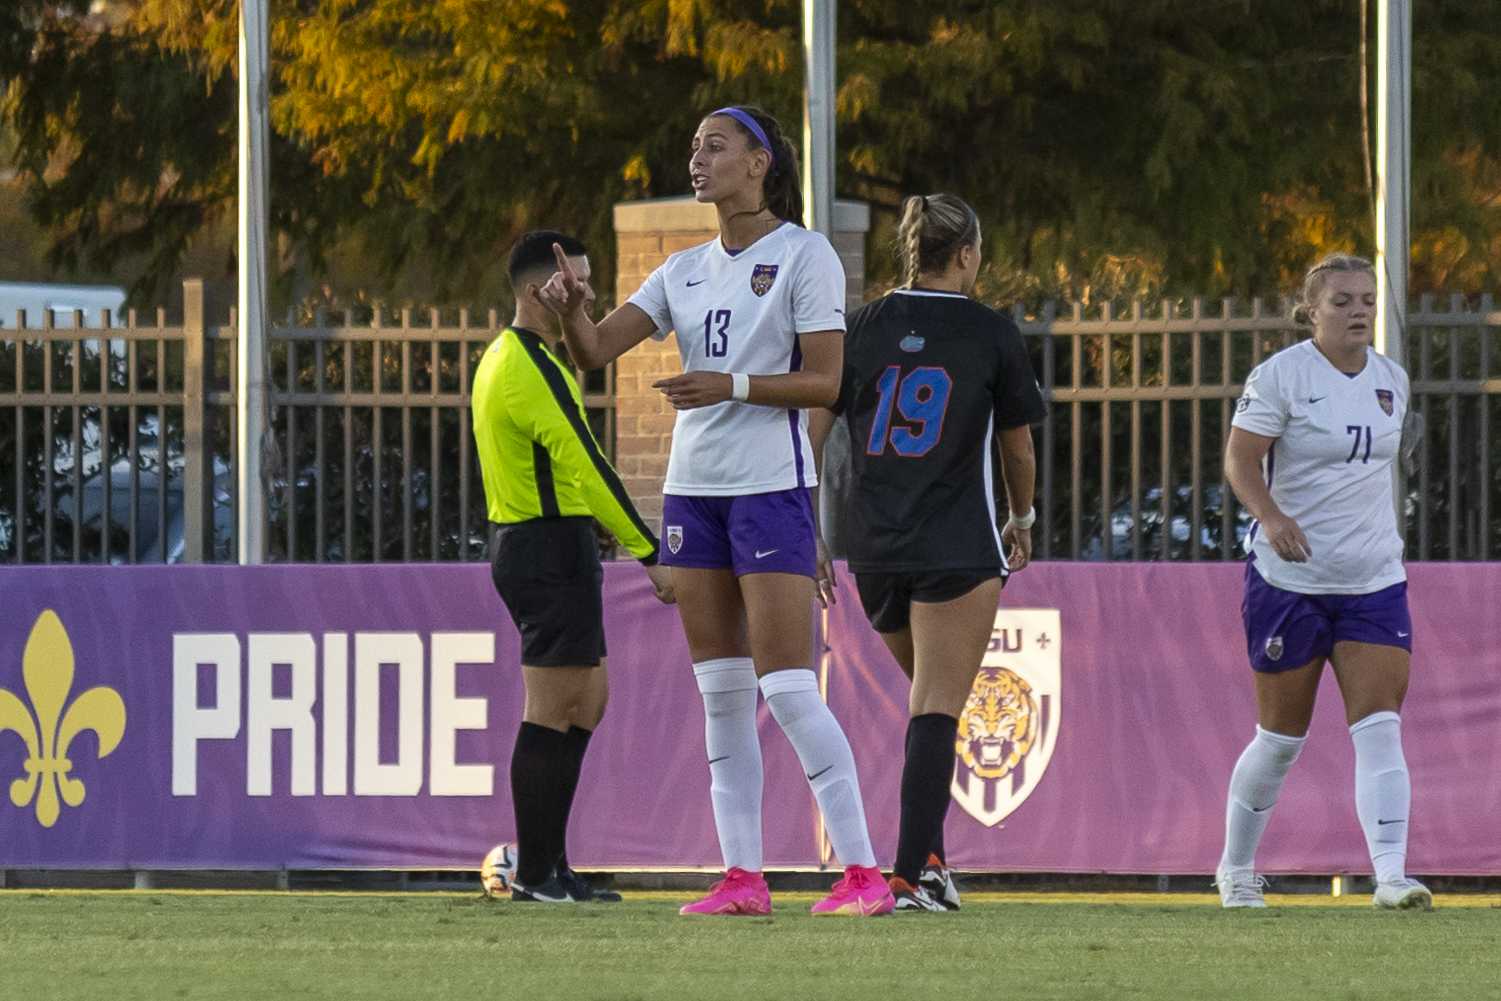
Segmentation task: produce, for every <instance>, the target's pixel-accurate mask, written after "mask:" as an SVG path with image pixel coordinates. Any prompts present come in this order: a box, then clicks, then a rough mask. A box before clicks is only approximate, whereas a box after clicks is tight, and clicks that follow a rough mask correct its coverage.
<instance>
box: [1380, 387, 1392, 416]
mask: <svg viewBox="0 0 1501 1001" xmlns="http://www.w3.org/2000/svg"><path fill="white" fill-rule="evenodd" d="M1392 401H1393V397H1392V391H1391V390H1390V389H1378V390H1376V402H1377V403H1379V404H1381V409H1382V410H1383V411H1384V412H1385V413H1386V416H1388V417H1390V416H1391V415H1392Z"/></svg>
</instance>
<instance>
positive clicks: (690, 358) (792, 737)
mask: <svg viewBox="0 0 1501 1001" xmlns="http://www.w3.org/2000/svg"><path fill="white" fill-rule="evenodd" d="M688 173H689V176H690V178H691V180H692V184H693V192H694V195H695V197H696V198H697V199H698V201H700V202H707V203H710V204H712V205H714V207H715V208H716V210H717V211H718V216H719V236H718V237H717V238H716V239H714V240H712V241H710V242H708V243H705V244H702V245H700V246H697V247H693V248H690V249H688V250H685V251H681V252H679V253H676V254H673V255H672V256H671V257H669V258H668V259H667V261H666V262H665V263H663V264H662V266H661V267H659V268H658V269H657V270H656V271H654V272H652V274H651V276H650V277H648V278H647V279H646V282H645V283H644V284H643V285H642V286H641V289H640V290H639V291H637V292H636V294H635V295H633V296H631V298H630V300H629V301H628V302H626V303H625V304H624V305H622V306H620V307H619V308H617V309H616V310H615V311H614V312H613V313H611V314H610V315H609V316H607V317H606V318H605V319H604V320H603V321H601V322H600V323H599V324H597V325H596V324H594V323H593V322H592V321H590V319H589V317H588V315H587V314H586V312H585V310H584V309H583V302H584V300H583V288H582V284H581V283H580V282H578V281H577V279H576V277H575V276H574V275H573V273H572V271H571V269H570V267H569V263H568V260H567V258H566V256H565V255H563V253H562V251H561V250H559V251H558V253H557V258H558V272H557V273H556V274H554V275H553V276H552V278H551V280H550V281H549V282H548V284H547V285H546V286H544V287H543V290H542V293H541V294H542V298H543V301H544V302H546V303H547V304H548V305H549V306H550V307H551V308H552V309H553V310H554V311H555V312H556V313H557V314H558V315H559V317H560V318H561V320H562V325H563V330H564V338H565V340H566V341H567V343H568V350H569V352H570V353H571V355H572V357H573V358H574V360H575V361H577V362H578V363H579V364H580V365H582V366H583V367H584V368H597V367H599V366H601V365H604V364H606V363H607V362H609V361H611V360H613V359H614V358H617V357H619V356H620V355H621V354H622V353H624V352H625V351H627V350H629V349H630V348H631V347H632V346H634V345H636V344H638V343H640V342H641V341H643V340H645V339H646V338H647V337H649V336H652V335H656V336H659V337H665V336H666V335H667V333H668V332H669V331H674V330H675V331H676V332H677V340H678V348H679V350H680V351H681V353H682V358H683V369H684V371H683V373H682V374H681V375H677V376H673V377H671V378H667V379H663V380H661V381H659V382H657V383H655V384H654V388H657V389H659V390H661V391H662V393H663V394H665V395H666V397H667V399H668V401H669V402H671V403H672V405H673V407H674V408H675V409H676V410H677V411H678V415H677V424H676V427H675V428H674V430H673V436H672V454H671V456H670V458H669V460H668V465H667V481H666V483H665V485H664V488H663V490H664V493H665V498H664V500H663V512H662V537H663V540H664V541H665V543H666V545H665V546H664V547H663V552H662V563H663V564H664V565H666V566H670V567H671V568H672V579H673V588H674V591H675V592H676V594H677V598H678V609H679V611H680V614H681V616H682V621H683V630H684V632H685V633H686V634H687V639H688V649H689V652H690V654H691V655H692V657H693V673H694V676H695V678H696V680H697V682H698V689H699V692H700V693H701V694H702V695H703V700H704V717H705V721H704V734H705V743H706V745H707V751H708V758H709V772H710V776H711V779H712V784H711V795H712V800H713V808H714V822H715V826H716V827H717V829H718V832H719V843H720V849H721V851H722V852H723V855H724V864H725V869H726V873H725V878H724V879H722V880H720V881H719V882H717V883H715V884H714V886H713V887H712V888H711V889H710V891H709V895H708V896H707V897H705V898H703V899H702V900H698V901H695V902H693V903H690V904H688V905H686V906H684V907H683V909H682V913H684V914H766V913H769V912H770V910H771V895H770V892H769V890H768V888H767V885H766V880H765V879H764V877H763V876H762V850H761V796H762V765H761V746H760V741H759V739H758V737H757V735H756V696H757V691H758V689H759V691H760V693H761V694H762V695H764V696H765V698H766V704H767V706H768V707H769V708H770V710H771V714H772V716H773V717H774V718H775V719H776V721H777V723H778V724H779V725H780V726H781V728H782V732H783V733H785V734H786V735H787V739H788V740H789V741H790V742H791V743H792V746H793V749H794V750H795V751H796V752H797V756H798V760H799V761H800V762H801V763H802V766H803V770H804V772H805V774H806V775H807V777H808V782H809V784H810V785H811V786H812V788H813V795H814V797H815V799H817V801H818V806H819V809H820V811H821V812H822V814H823V820H824V828H825V830H826V831H827V832H828V836H829V841H830V843H831V844H832V846H833V848H834V853H835V855H836V856H838V858H839V861H840V862H841V863H843V865H844V867H845V870H844V878H843V879H841V880H839V881H838V882H837V883H835V884H834V888H833V891H832V892H831V893H830V894H829V895H828V896H827V897H825V898H824V899H823V900H820V901H819V902H818V903H816V904H814V905H813V913H814V914H865V915H869V914H884V913H886V912H888V911H890V910H891V909H892V907H893V906H894V904H895V901H894V899H893V897H892V895H891V892H890V890H889V889H888V888H887V885H886V881H885V880H884V879H883V878H882V877H881V873H880V870H878V869H877V868H876V867H875V861H876V860H875V854H874V853H873V852H872V850H871V844H870V835H869V832H868V830H867V828H866V823H865V808H864V805H863V803H862V802H861V799H860V783H859V779H858V777H857V776H856V773H855V760H854V756H853V755H852V754H851V753H850V746H849V741H848V740H847V739H846V737H845V735H844V731H843V730H842V729H841V728H840V726H839V723H838V721H837V720H836V719H835V718H834V715H833V713H831V712H830V711H829V708H828V706H826V705H825V704H824V702H823V699H822V698H821V697H820V694H819V689H818V678H817V676H816V675H815V674H814V673H813V670H812V664H813V650H812V635H813V601H814V598H815V596H816V597H817V598H818V599H819V600H820V601H826V600H827V590H829V589H831V585H830V583H829V581H828V579H827V577H822V578H820V579H819V580H817V581H815V576H816V575H818V574H819V570H818V566H819V561H818V558H817V557H818V551H817V541H816V539H817V536H816V531H815V527H814V519H813V508H812V503H811V499H810V496H809V488H811V487H813V486H814V485H815V484H816V482H817V480H816V475H815V472H814V465H813V453H812V449H811V447H810V444H809V440H808V433H807V416H806V414H805V412H804V410H805V408H808V407H826V406H829V405H830V404H832V403H833V402H834V400H835V398H836V397H837V396H838V393H839V384H840V375H841V371H842V364H843V358H844V352H843V337H844V289H845V278H844V268H843V267H842V266H841V264H840V263H839V257H838V255H837V254H835V252H834V248H833V247H832V246H830V244H829V241H828V240H827V239H826V238H825V237H824V236H822V235H821V234H819V233H814V232H809V231H808V230H806V229H804V228H803V227H802V225H801V223H800V221H799V220H800V219H801V217H802V194H801V189H800V187H799V184H798V177H797V155H796V153H795V152H794V150H793V149H792V145H791V143H789V142H788V141H787V139H786V138H785V137H784V136H783V134H782V130H781V128H780V127H779V126H778V124H777V122H776V120H775V119H774V118H772V117H771V116H770V115H768V114H766V113H765V112H763V111H761V110H759V109H757V108H751V107H739V106H737V107H729V108H721V109H719V110H718V111H714V112H712V113H710V114H709V115H707V116H706V117H705V118H704V119H703V120H702V121H701V122H700V123H699V126H698V130H697V132H696V133H695V134H694V137H693V143H692V155H691V157H690V159H689V163H688Z"/></svg>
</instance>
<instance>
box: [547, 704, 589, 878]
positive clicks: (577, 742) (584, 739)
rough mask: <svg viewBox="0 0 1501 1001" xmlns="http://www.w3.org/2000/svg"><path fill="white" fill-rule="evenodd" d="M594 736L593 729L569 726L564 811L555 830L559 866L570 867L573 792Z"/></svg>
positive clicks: (576, 788) (564, 777)
mask: <svg viewBox="0 0 1501 1001" xmlns="http://www.w3.org/2000/svg"><path fill="white" fill-rule="evenodd" d="M592 736H594V731H593V730H585V729H584V728H583V727H581V726H570V727H569V728H568V734H567V737H568V744H567V749H568V759H567V765H566V768H565V770H564V773H563V802H562V811H561V813H560V814H559V816H558V818H557V821H556V827H555V831H556V834H557V842H558V846H559V851H558V868H559V869H560V870H561V869H567V868H568V817H569V815H570V814H571V813H572V812H573V794H574V793H576V792H578V788H579V773H580V772H581V771H582V770H583V768H584V755H585V754H586V753H587V752H588V750H589V738H590V737H592Z"/></svg>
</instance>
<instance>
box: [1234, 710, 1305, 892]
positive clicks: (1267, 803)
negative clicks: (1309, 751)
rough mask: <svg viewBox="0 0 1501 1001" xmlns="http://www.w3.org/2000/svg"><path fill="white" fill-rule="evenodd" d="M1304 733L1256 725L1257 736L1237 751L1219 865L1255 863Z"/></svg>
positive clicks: (1251, 864) (1248, 866)
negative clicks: (1274, 730)
mask: <svg viewBox="0 0 1501 1001" xmlns="http://www.w3.org/2000/svg"><path fill="white" fill-rule="evenodd" d="M1306 740H1308V738H1307V737H1289V736H1287V735H1286V734H1282V733H1273V732H1272V731H1270V730H1263V729H1262V728H1261V727H1259V726H1258V727H1257V728H1256V736H1255V737H1253V738H1251V742H1250V743H1249V744H1247V745H1246V749H1245V750H1244V751H1242V752H1241V753H1240V760H1239V761H1237V762H1236V763H1235V771H1233V772H1231V774H1230V795H1229V797H1228V799H1229V801H1228V802H1227V803H1226V805H1225V853H1224V854H1223V855H1222V856H1220V868H1221V869H1227V870H1235V869H1250V868H1253V867H1254V866H1255V864H1256V846H1257V845H1259V844H1260V843H1261V835H1262V834H1263V833H1264V832H1265V831H1266V825H1267V821H1269V820H1271V819H1272V807H1273V806H1275V805H1276V804H1277V794H1278V793H1280V792H1281V791H1282V780H1283V779H1285V778H1287V772H1288V769H1290V768H1292V766H1293V762H1294V761H1297V760H1298V752H1299V751H1301V750H1302V749H1303V744H1304V742H1305V741H1306Z"/></svg>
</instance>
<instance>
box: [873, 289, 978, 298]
mask: <svg viewBox="0 0 1501 1001" xmlns="http://www.w3.org/2000/svg"><path fill="white" fill-rule="evenodd" d="M891 292H892V294H893V295H920V296H923V297H925V298H929V299H968V298H969V296H967V295H965V294H964V293H962V292H942V291H936V290H934V289H925V288H894V289H892V290H891Z"/></svg>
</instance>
